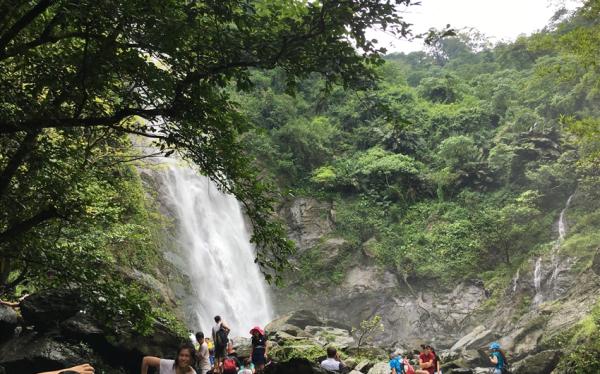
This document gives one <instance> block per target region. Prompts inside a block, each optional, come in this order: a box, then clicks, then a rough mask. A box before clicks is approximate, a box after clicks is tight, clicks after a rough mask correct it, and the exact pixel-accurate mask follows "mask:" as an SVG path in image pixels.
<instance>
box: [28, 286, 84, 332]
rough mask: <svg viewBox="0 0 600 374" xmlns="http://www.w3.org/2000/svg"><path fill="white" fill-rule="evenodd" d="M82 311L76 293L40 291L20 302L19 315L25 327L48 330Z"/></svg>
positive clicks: (56, 290) (70, 291)
mask: <svg viewBox="0 0 600 374" xmlns="http://www.w3.org/2000/svg"><path fill="white" fill-rule="evenodd" d="M80 309H82V304H81V298H80V297H79V294H78V292H77V291H73V290H63V289H54V290H47V291H42V292H39V293H36V294H33V295H31V296H28V297H26V298H25V299H23V301H21V315H22V316H23V319H24V320H25V323H26V324H27V325H33V326H35V328H36V329H37V330H40V331H42V330H48V329H49V328H52V327H56V326H57V325H58V324H59V323H60V322H62V321H64V320H66V319H68V318H70V317H72V316H74V315H75V314H76V313H77V312H78V311H79V310H80Z"/></svg>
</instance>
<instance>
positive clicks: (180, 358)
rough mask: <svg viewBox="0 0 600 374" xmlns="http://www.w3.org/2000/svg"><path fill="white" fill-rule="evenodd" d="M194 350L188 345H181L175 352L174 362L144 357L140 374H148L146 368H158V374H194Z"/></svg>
mask: <svg viewBox="0 0 600 374" xmlns="http://www.w3.org/2000/svg"><path fill="white" fill-rule="evenodd" d="M195 357H196V350H195V349H194V346H193V345H191V344H190V343H184V344H182V345H181V346H180V347H179V349H178V350H177V356H176V358H175V360H165V359H162V358H159V357H153V356H146V357H144V359H143V360H142V374H148V367H155V368H159V371H160V374H196V370H194V368H193V366H194V364H195V361H196V358H195Z"/></svg>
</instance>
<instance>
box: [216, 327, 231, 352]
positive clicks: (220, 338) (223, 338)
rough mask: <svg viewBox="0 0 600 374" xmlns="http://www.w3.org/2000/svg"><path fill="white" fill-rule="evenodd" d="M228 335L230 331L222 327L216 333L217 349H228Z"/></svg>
mask: <svg viewBox="0 0 600 374" xmlns="http://www.w3.org/2000/svg"><path fill="white" fill-rule="evenodd" d="M228 335H229V331H227V330H225V329H224V328H223V327H221V328H220V329H219V331H217V332H216V333H215V347H220V348H223V347H227V342H228V341H229V338H228V337H227V336H228Z"/></svg>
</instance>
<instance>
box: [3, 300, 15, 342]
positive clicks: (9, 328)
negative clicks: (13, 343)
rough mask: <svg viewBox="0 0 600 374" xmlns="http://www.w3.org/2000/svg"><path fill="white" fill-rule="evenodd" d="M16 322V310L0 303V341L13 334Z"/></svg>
mask: <svg viewBox="0 0 600 374" xmlns="http://www.w3.org/2000/svg"><path fill="white" fill-rule="evenodd" d="M17 323H18V318H17V312H15V311H14V309H13V308H11V307H9V306H6V305H0V342H1V341H4V340H6V339H10V338H11V337H12V336H13V335H14V333H15V328H16V327H17Z"/></svg>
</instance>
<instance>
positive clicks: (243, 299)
mask: <svg viewBox="0 0 600 374" xmlns="http://www.w3.org/2000/svg"><path fill="white" fill-rule="evenodd" d="M163 182H164V185H165V187H166V188H165V190H166V191H164V194H165V195H166V196H165V198H166V201H167V205H168V206H169V208H170V209H171V210H172V211H173V212H174V215H175V217H176V222H177V224H178V227H177V231H178V243H177V244H178V246H179V247H180V248H181V250H182V252H183V257H184V262H185V265H184V266H185V267H186V269H181V270H183V271H184V272H185V273H186V274H187V275H188V276H189V278H190V283H191V286H192V288H193V293H194V296H193V297H194V299H193V300H191V302H189V304H191V305H192V307H193V310H194V315H195V316H194V317H195V318H196V326H192V327H195V328H201V329H202V331H204V334H205V336H210V333H211V327H212V325H214V320H213V317H214V316H216V315H220V316H221V317H222V318H223V320H224V321H225V322H226V323H227V324H228V325H229V326H230V327H231V334H230V335H231V336H247V335H248V331H249V330H250V328H252V327H253V326H255V325H260V326H264V324H265V323H268V322H269V321H270V320H271V319H272V308H271V304H270V299H269V295H268V293H267V288H266V284H265V281H264V278H263V276H262V274H261V273H260V271H259V269H258V266H257V265H256V264H255V263H254V257H255V255H254V247H253V246H252V245H251V244H250V233H249V231H248V228H247V226H246V222H245V220H244V215H243V214H242V209H241V207H240V204H239V202H238V201H237V200H236V199H235V198H234V197H233V196H231V195H226V194H224V193H222V192H220V191H219V190H218V189H217V187H216V185H215V184H214V183H213V182H212V181H210V179H208V178H207V177H203V176H199V175H197V174H196V173H195V172H194V171H192V170H191V169H189V168H185V167H182V166H177V165H175V164H174V163H169V164H168V170H167V171H166V172H164V173H163ZM191 322H192V323H193V321H191Z"/></svg>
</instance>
